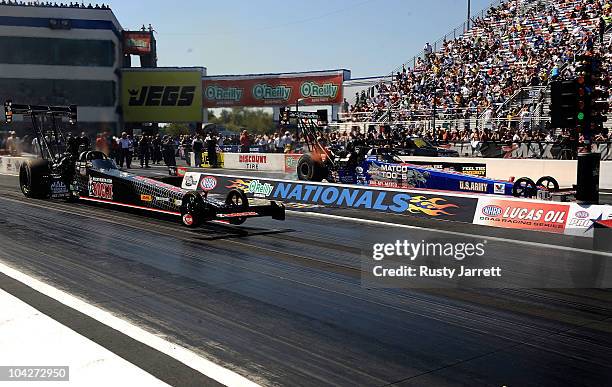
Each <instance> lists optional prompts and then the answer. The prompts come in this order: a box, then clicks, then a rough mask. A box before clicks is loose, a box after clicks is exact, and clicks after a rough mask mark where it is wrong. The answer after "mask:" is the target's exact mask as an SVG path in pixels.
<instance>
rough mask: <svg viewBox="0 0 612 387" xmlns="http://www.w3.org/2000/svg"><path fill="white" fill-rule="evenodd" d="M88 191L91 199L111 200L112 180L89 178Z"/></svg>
mask: <svg viewBox="0 0 612 387" xmlns="http://www.w3.org/2000/svg"><path fill="white" fill-rule="evenodd" d="M88 191H89V196H91V197H93V198H99V199H106V200H113V180H112V179H106V178H103V177H93V176H90V177H89V184H88Z"/></svg>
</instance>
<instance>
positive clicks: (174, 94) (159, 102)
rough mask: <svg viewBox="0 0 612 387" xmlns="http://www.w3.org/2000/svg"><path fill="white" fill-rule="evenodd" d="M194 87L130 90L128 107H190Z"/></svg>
mask: <svg viewBox="0 0 612 387" xmlns="http://www.w3.org/2000/svg"><path fill="white" fill-rule="evenodd" d="M195 90H196V87H195V86H142V87H141V88H140V89H130V90H128V92H129V93H130V101H129V106H191V104H192V103H193V98H194V95H195Z"/></svg>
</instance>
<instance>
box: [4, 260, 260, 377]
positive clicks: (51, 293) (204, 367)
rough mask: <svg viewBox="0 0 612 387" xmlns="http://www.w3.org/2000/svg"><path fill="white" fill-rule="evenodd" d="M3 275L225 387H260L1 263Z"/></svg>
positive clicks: (187, 350)
mask: <svg viewBox="0 0 612 387" xmlns="http://www.w3.org/2000/svg"><path fill="white" fill-rule="evenodd" d="M0 272H2V273H4V274H5V275H7V276H9V277H11V278H13V279H14V280H16V281H18V282H21V283H22V284H24V285H26V286H28V287H30V288H32V289H34V290H36V291H38V292H40V293H42V294H44V295H45V296H47V297H50V298H52V299H54V300H56V301H58V302H60V303H61V304H64V305H66V306H68V307H70V308H72V309H74V310H76V311H78V312H80V313H83V314H85V315H87V316H89V317H91V318H92V319H94V320H96V321H98V322H100V323H102V324H104V325H106V326H108V327H110V328H113V329H115V330H117V331H119V332H121V333H123V334H125V335H127V336H129V337H131V338H132V339H134V340H136V341H139V342H141V343H143V344H145V345H147V346H149V347H151V348H153V349H155V350H157V351H159V352H161V353H164V354H166V355H168V356H170V357H172V358H173V359H176V360H177V361H179V362H181V363H183V364H185V365H186V366H188V367H191V368H193V369H194V370H196V371H198V372H200V373H202V374H203V375H206V376H207V377H209V378H211V379H214V380H216V381H218V382H219V383H221V384H223V385H226V386H232V387H233V386H236V387H242V386H246V387H257V386H259V385H258V384H257V383H254V382H252V381H250V380H248V379H247V378H245V377H244V376H242V375H239V374H237V373H236V372H234V371H231V370H229V369H227V368H224V367H222V366H220V365H218V364H215V363H213V362H212V361H210V360H207V359H205V358H203V357H202V356H200V355H198V354H196V353H195V352H193V351H191V350H189V349H187V348H185V347H182V346H180V345H178V344H174V343H171V342H169V341H166V340H164V339H162V338H161V337H158V336H156V335H154V334H152V333H150V332H147V331H145V330H144V329H142V328H140V327H138V326H136V325H134V324H132V323H130V322H127V321H125V320H122V319H120V318H119V317H116V316H114V315H113V314H111V313H110V312H107V311H105V310H102V309H100V308H98V307H95V306H93V305H91V304H88V303H87V302H85V301H83V300H81V299H79V298H77V297H75V296H73V295H71V294H68V293H66V292H64V291H62V290H59V289H57V288H55V287H53V286H51V285H48V284H46V283H44V282H42V281H40V280H38V279H36V278H33V277H31V276H29V275H27V274H25V273H22V272H20V271H18V270H16V269H13V268H12V267H9V266H7V265H5V264H3V263H1V262H0Z"/></svg>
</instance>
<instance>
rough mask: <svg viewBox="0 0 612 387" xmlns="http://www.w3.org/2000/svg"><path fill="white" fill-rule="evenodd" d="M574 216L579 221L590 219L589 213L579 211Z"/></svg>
mask: <svg viewBox="0 0 612 387" xmlns="http://www.w3.org/2000/svg"><path fill="white" fill-rule="evenodd" d="M574 216H575V217H576V218H578V219H586V218H588V217H589V212H588V211H577V212H576V213H575V214H574Z"/></svg>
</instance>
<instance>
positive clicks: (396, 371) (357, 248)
mask: <svg viewBox="0 0 612 387" xmlns="http://www.w3.org/2000/svg"><path fill="white" fill-rule="evenodd" d="M312 211H313V210H310V209H309V210H308V212H312ZM317 211H319V210H317ZM326 215H334V216H338V217H336V218H334V217H333V216H326ZM360 215H362V214H361V213H359V212H356V211H353V210H351V211H349V210H346V211H334V212H333V213H329V214H328V213H326V212H323V213H322V214H320V215H313V214H309V213H294V212H288V214H287V220H286V221H285V222H277V221H273V220H270V219H253V220H250V221H249V222H247V223H246V224H245V225H244V226H240V227H234V226H226V225H220V224H208V225H205V226H203V227H202V228H200V229H197V230H188V229H185V228H183V227H181V226H180V224H178V223H177V222H176V219H172V218H169V217H164V216H155V217H150V216H148V215H147V214H143V213H139V212H127V211H123V210H120V209H114V208H106V207H101V206H98V205H90V204H85V203H76V204H68V203H63V202H51V201H41V200H31V199H26V198H24V197H23V196H22V195H21V193H20V192H19V189H18V182H17V178H15V177H8V176H0V261H1V262H2V263H4V264H6V265H8V266H11V267H13V268H14V269H16V270H19V271H21V272H23V273H26V274H28V275H31V276H33V277H35V278H38V279H40V280H41V281H43V282H45V283H48V284H50V285H52V286H54V287H56V288H59V289H61V290H63V291H65V292H67V293H69V294H72V295H74V296H77V297H79V298H81V299H83V300H85V301H86V302H88V303H89V304H92V305H94V306H96V307H98V308H101V309H104V310H106V311H109V312H111V313H112V314H113V315H115V316H117V317H120V318H122V319H125V320H127V321H130V322H131V323H133V324H135V325H137V326H139V327H141V328H142V329H145V330H146V331H148V332H151V333H154V334H156V335H159V336H162V337H164V338H165V339H166V340H169V341H171V342H174V343H177V344H179V345H181V346H183V347H185V348H187V349H189V350H191V351H193V352H195V353H197V354H200V355H201V356H202V357H204V358H206V359H209V360H211V361H213V362H214V363H216V364H218V365H220V366H223V367H225V368H228V369H230V370H232V371H234V372H236V373H238V374H240V375H242V376H244V377H246V378H247V379H249V380H251V381H253V382H255V383H260V384H263V385H346V386H354V385H364V386H384V385H402V386H403V385H415V386H416V385H418V386H423V385H466V384H469V385H555V384H556V385H572V384H573V385H578V384H580V385H606V384H609V383H610V381H612V365H611V364H610V362H609V359H610V357H611V355H612V302H611V301H612V292H611V291H610V290H602V289H548V290H541V289H464V290H452V289H448V290H443V289H426V290H408V289H369V288H365V287H363V286H362V284H361V278H360V270H361V269H360V257H361V254H362V253H363V251H364V249H366V248H367V247H368V246H369V245H371V244H372V243H374V242H375V241H376V238H377V236H380V235H383V234H385V233H388V232H390V231H391V229H393V225H386V224H384V223H374V222H376V221H379V222H382V221H384V222H393V223H395V222H398V223H403V224H406V225H409V226H417V227H419V228H407V229H405V230H402V232H405V233H406V235H409V236H410V237H411V238H414V239H415V240H420V239H436V238H437V239H440V238H443V239H445V240H451V241H456V240H464V239H465V238H466V237H465V236H461V235H452V234H450V233H441V232H437V231H436V229H437V228H440V229H441V230H446V231H451V232H456V233H463V234H470V235H473V238H474V239H477V238H482V237H487V236H489V237H498V238H499V240H495V239H493V238H492V239H491V240H490V241H489V242H488V248H489V249H493V250H494V251H495V252H496V254H495V255H496V258H495V259H499V260H500V261H503V260H511V259H513V257H517V256H521V255H523V256H524V255H526V254H533V255H535V254H537V255H541V256H543V257H548V258H554V257H556V256H559V257H567V256H571V257H573V258H575V259H576V260H580V259H584V260H587V259H591V258H592V254H590V253H589V249H590V245H589V243H590V240H588V238H567V237H564V236H559V235H552V234H545V233H525V232H520V231H515V230H512V231H508V230H500V229H491V228H484V227H477V226H471V225H462V224H458V223H453V222H438V221H429V220H417V219H415V218H407V217H402V218H401V219H400V218H397V219H396V218H392V217H390V216H385V217H384V218H381V219H372V222H373V223H370V224H368V223H367V222H358V221H350V220H349V221H347V220H346V219H343V218H341V217H339V216H350V217H359V216H360ZM502 238H504V239H508V240H507V241H505V240H502ZM516 241H530V242H533V243H539V244H541V246H540V247H535V245H529V244H521V243H517V242H516ZM555 245H556V246H564V247H568V248H572V249H576V250H562V249H555V248H554V246H555ZM546 246H549V248H546ZM577 249H581V250H584V251H579V250H577ZM529 269H530V268H529V267H527V268H525V270H529ZM0 287H2V288H3V289H5V286H4V285H3V282H0ZM11 288H14V287H11V286H6V289H5V290H6V291H8V292H11ZM17 296H18V295H17ZM18 297H19V296H18ZM66 314H68V312H66ZM58 318H60V317H58ZM66 320H68V319H66ZM66 324H68V325H67V326H70V325H69V324H70V322H69V321H68V322H66ZM83 334H86V332H84V333H83ZM126 345H129V344H126ZM110 349H111V350H112V348H110ZM143 356H146V355H144V354H143ZM167 372H170V373H171V372H172V371H171V370H169V371H167ZM171 377H172V376H168V378H169V379H171Z"/></svg>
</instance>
